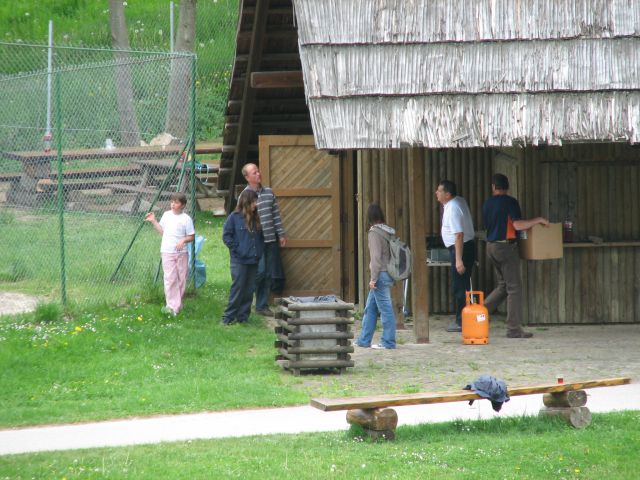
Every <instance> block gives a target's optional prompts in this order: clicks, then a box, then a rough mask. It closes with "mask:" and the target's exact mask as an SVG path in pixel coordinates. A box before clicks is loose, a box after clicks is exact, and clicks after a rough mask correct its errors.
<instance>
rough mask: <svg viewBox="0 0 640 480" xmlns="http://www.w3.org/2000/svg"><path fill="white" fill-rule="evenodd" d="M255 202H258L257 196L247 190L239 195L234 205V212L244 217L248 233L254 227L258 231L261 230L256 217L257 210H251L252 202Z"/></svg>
mask: <svg viewBox="0 0 640 480" xmlns="http://www.w3.org/2000/svg"><path fill="white" fill-rule="evenodd" d="M256 201H258V194H257V193H256V192H255V191H253V190H251V189H250V188H247V189H246V190H243V191H242V193H241V194H240V197H239V198H238V204H237V205H236V212H238V213H241V214H242V216H243V217H244V223H245V225H246V226H247V229H248V230H249V231H250V232H253V230H254V227H255V229H256V230H260V229H261V228H262V226H261V225H260V217H258V211H257V210H258V209H257V208H256V210H253V209H252V208H251V205H252V204H253V202H256Z"/></svg>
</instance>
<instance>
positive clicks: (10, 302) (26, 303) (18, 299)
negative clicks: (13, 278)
mask: <svg viewBox="0 0 640 480" xmlns="http://www.w3.org/2000/svg"><path fill="white" fill-rule="evenodd" d="M40 300H41V299H40V298H38V297H34V296H31V295H25V294H23V293H9V292H0V315H13V314H16V313H23V312H31V311H33V310H35V309H36V305H38V302H39V301H40Z"/></svg>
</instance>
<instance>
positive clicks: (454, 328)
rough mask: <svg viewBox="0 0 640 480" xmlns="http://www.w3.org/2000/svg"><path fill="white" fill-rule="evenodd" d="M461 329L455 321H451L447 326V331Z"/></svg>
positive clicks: (458, 330) (459, 330)
mask: <svg viewBox="0 0 640 480" xmlns="http://www.w3.org/2000/svg"><path fill="white" fill-rule="evenodd" d="M461 331H462V327H461V326H460V325H458V324H457V323H456V322H453V323H451V324H450V325H449V326H448V327H447V332H461Z"/></svg>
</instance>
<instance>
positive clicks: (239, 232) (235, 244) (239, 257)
mask: <svg viewBox="0 0 640 480" xmlns="http://www.w3.org/2000/svg"><path fill="white" fill-rule="evenodd" d="M222 241H223V242H224V244H225V245H226V246H227V247H228V248H229V253H230V254H231V263H241V264H243V265H250V264H254V263H258V261H259V260H260V257H262V252H263V251H264V238H263V235H262V230H257V231H256V230H254V231H253V232H250V231H249V229H248V228H247V226H246V225H245V223H244V217H243V216H242V214H240V213H238V212H232V213H231V215H229V216H228V217H227V220H226V221H225V222H224V227H223V228H222Z"/></svg>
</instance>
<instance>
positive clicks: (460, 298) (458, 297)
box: [449, 240, 476, 326]
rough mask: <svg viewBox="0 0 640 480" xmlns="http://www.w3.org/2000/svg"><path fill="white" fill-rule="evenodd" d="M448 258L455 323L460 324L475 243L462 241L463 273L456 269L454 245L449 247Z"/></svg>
mask: <svg viewBox="0 0 640 480" xmlns="http://www.w3.org/2000/svg"><path fill="white" fill-rule="evenodd" d="M449 260H450V261H451V289H452V290H453V300H454V303H455V312H456V324H457V325H458V326H462V309H463V308H464V306H465V304H466V298H465V292H466V291H467V290H471V273H472V272H473V264H474V262H475V261H476V244H475V242H474V241H473V240H469V241H468V242H464V244H463V246H462V263H463V264H464V273H463V274H462V275H460V274H459V273H458V270H456V247H455V245H451V246H450V247H449Z"/></svg>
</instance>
